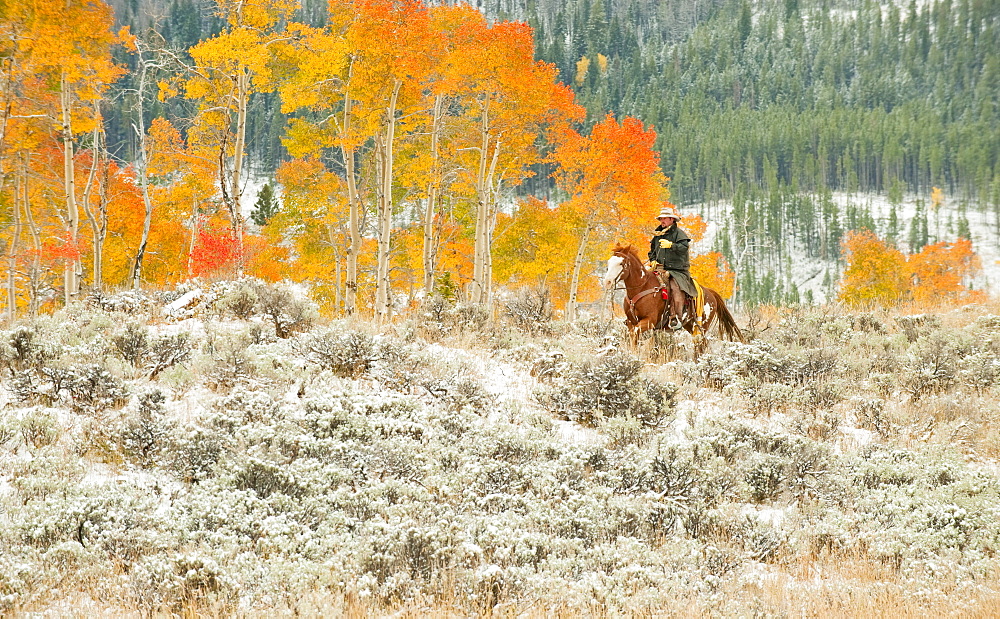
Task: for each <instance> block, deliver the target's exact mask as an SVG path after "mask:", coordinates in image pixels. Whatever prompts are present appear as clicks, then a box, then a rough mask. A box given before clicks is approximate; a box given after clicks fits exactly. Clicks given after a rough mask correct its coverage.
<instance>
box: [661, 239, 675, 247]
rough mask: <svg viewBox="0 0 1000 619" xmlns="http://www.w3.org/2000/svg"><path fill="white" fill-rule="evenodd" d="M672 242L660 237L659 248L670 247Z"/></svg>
mask: <svg viewBox="0 0 1000 619" xmlns="http://www.w3.org/2000/svg"><path fill="white" fill-rule="evenodd" d="M673 246H674V244H673V243H671V242H670V241H668V240H667V239H660V249H670V248H671V247H673Z"/></svg>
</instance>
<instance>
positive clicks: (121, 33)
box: [116, 26, 139, 53]
mask: <svg viewBox="0 0 1000 619" xmlns="http://www.w3.org/2000/svg"><path fill="white" fill-rule="evenodd" d="M116 37H117V39H118V41H119V42H120V43H121V44H122V45H124V46H125V49H127V50H128V51H130V52H132V53H135V52H138V51H139V45H138V44H137V41H138V40H139V38H138V37H136V36H135V35H134V34H132V31H131V30H130V29H129V27H128V26H122V27H121V28H120V29H119V30H118V34H117V35H116Z"/></svg>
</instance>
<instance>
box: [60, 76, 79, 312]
mask: <svg viewBox="0 0 1000 619" xmlns="http://www.w3.org/2000/svg"><path fill="white" fill-rule="evenodd" d="M60 88H61V91H60V93H59V100H60V104H61V107H62V142H63V189H64V191H65V192H66V233H67V238H66V241H67V243H69V244H70V245H71V246H72V248H73V249H71V252H72V251H75V248H76V244H77V234H78V233H79V229H80V212H79V209H78V208H77V204H76V179H75V170H74V166H73V123H72V117H71V105H72V98H73V94H72V93H71V92H70V91H69V83H68V82H67V81H66V74H65V73H63V75H62V78H61V80H60ZM70 256H71V254H70V255H67V258H66V268H65V270H64V271H63V300H64V301H65V302H66V303H67V304H68V303H69V302H70V300H71V299H72V298H73V297H75V296H76V294H77V293H78V292H79V281H78V280H77V265H78V262H79V260H78V259H74V258H72V257H70Z"/></svg>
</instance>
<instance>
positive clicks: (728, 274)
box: [685, 219, 736, 299]
mask: <svg viewBox="0 0 1000 619" xmlns="http://www.w3.org/2000/svg"><path fill="white" fill-rule="evenodd" d="M687 223H688V222H687V220H686V219H685V230H687V227H686V226H687ZM691 238H692V239H693V238H694V236H693V235H691ZM691 277H693V278H694V279H695V280H697V281H698V283H699V284H701V285H702V286H707V287H709V288H711V289H712V290H714V291H716V292H718V293H719V294H720V295H722V298H724V299H728V298H729V297H731V296H733V291H734V290H735V289H736V273H734V272H733V270H732V268H731V267H730V266H729V261H727V260H726V258H725V256H723V255H722V254H720V253H719V252H715V251H713V252H709V253H707V254H701V255H698V256H695V257H694V258H692V259H691Z"/></svg>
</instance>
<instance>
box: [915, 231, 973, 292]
mask: <svg viewBox="0 0 1000 619" xmlns="http://www.w3.org/2000/svg"><path fill="white" fill-rule="evenodd" d="M907 266H908V267H909V272H910V276H911V278H912V279H911V283H912V288H911V293H912V295H913V300H914V302H916V303H918V304H921V305H926V304H930V303H933V302H935V301H937V302H941V301H943V302H950V301H956V300H959V299H962V298H964V297H966V296H967V295H968V292H969V291H968V289H967V288H966V286H965V285H964V284H963V280H964V279H965V278H967V277H969V276H971V275H973V274H974V273H975V272H976V271H978V270H979V268H980V263H979V256H977V255H976V254H975V252H974V251H972V241H969V240H968V239H958V240H957V241H955V242H954V243H948V242H945V241H941V242H940V243H935V244H933V245H928V246H927V247H924V249H923V250H922V251H921V252H920V253H919V254H914V255H912V256H910V258H909V260H908V261H907Z"/></svg>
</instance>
